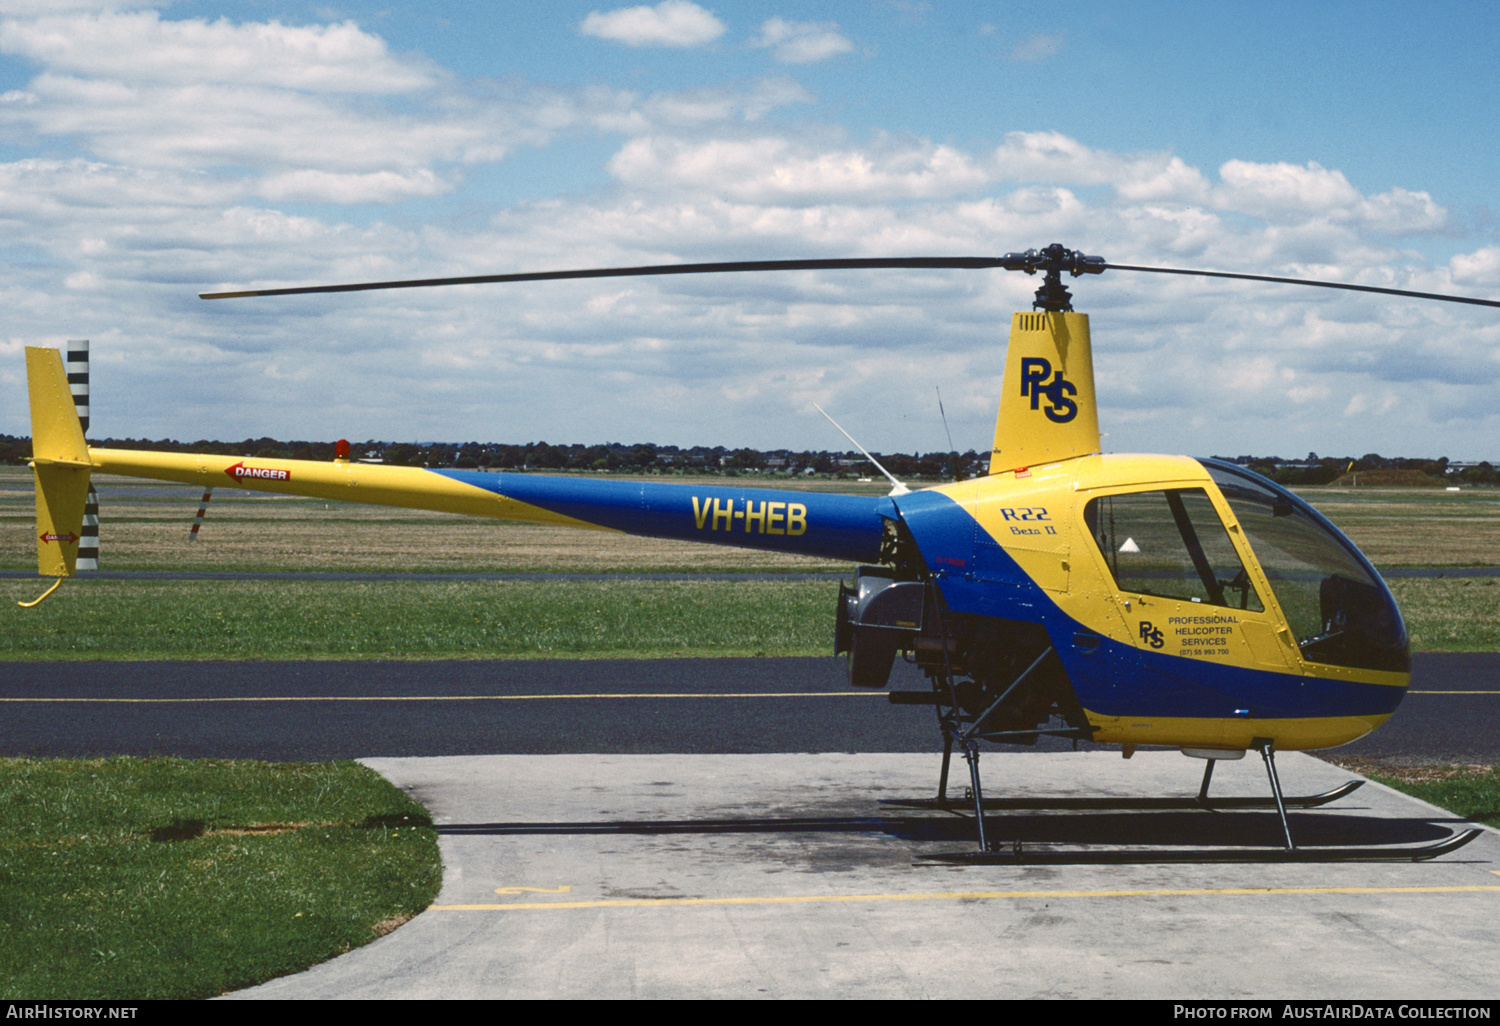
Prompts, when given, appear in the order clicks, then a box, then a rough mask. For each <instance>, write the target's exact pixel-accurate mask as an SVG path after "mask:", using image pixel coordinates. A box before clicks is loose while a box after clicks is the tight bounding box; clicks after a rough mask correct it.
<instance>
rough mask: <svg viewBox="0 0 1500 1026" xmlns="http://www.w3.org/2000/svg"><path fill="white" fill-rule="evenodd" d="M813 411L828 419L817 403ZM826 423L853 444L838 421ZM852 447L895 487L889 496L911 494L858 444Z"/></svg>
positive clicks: (850, 437) (852, 440) (830, 420)
mask: <svg viewBox="0 0 1500 1026" xmlns="http://www.w3.org/2000/svg"><path fill="white" fill-rule="evenodd" d="M813 409H815V410H817V411H818V412H819V413H821V414H822V415H823V416H825V417H828V411H827V410H825V409H823V407H821V406H819V405H818V404H817V403H813ZM828 423H830V424H832V425H833V426H834V427H836V428H839V433H840V434H842V435H843V436H844V437H845V438H847V439H849V441H851V442H854V436H853V435H851V434H850V433H849V432H847V431H845V430H844V429H843V428H841V427H839V422H838V421H836V420H834V419H833V418H832V417H828ZM854 447H855V448H856V449H858V450H859V451H860V452H862V453H864V454H865V459H867V460H869V461H870V462H871V463H873V464H875V469H876V470H878V471H880V472H881V473H882V474H884V475H885V476H886V478H887V479H888V480H889V481H890V482H891V484H892V485H894V486H895V487H893V488H892V489H891V491H890V494H892V495H909V494H910V493H911V489H910V488H908V487H906V485H904V484H902V483H901V482H900V481H897V480H896V476H895V475H894V474H892V473H891V472H890V471H889V470H886V469H885V468H884V467H882V466H881V465H880V461H879V460H877V459H876V458H875V457H874V456H871V455H870V454H869V453H868V452H865V447H864V446H862V445H860V444H859V443H858V442H854Z"/></svg>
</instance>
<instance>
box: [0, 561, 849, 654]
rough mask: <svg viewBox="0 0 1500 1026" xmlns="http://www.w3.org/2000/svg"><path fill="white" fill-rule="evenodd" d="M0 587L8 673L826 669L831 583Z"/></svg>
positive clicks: (0, 628) (0, 645)
mask: <svg viewBox="0 0 1500 1026" xmlns="http://www.w3.org/2000/svg"><path fill="white" fill-rule="evenodd" d="M36 592H37V586H36V584H35V583H34V582H32V581H29V580H25V581H14V580H12V581H0V660H5V659H373V658H394V659H438V658H442V659H465V658H473V659H499V658H527V657H530V658H544V657H546V658H559V657H561V658H622V657H664V656H682V657H686V656H713V655H720V656H731V655H734V656H781V655H824V654H828V653H830V652H831V651H832V647H833V639H832V632H833V626H832V625H833V607H834V602H835V597H836V595H837V593H838V587H837V585H836V584H834V583H832V582H821V581H733V582H730V581H566V582H548V581H460V582H447V581H393V582H342V581H327V582H323V581H223V582H220V581H108V580H92V581H69V582H66V583H65V584H64V585H63V587H62V588H61V589H60V590H59V591H58V593H57V594H55V595H53V596H52V597H51V598H49V599H48V600H47V601H46V602H44V603H42V604H41V605H40V606H37V607H36V608H34V609H20V608H18V607H17V606H16V604H15V602H16V600H20V599H27V600H29V599H31V598H34V597H35V595H36Z"/></svg>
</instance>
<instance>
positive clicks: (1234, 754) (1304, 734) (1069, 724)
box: [26, 244, 1500, 863]
mask: <svg viewBox="0 0 1500 1026" xmlns="http://www.w3.org/2000/svg"><path fill="white" fill-rule="evenodd" d="M846 268H855V269H872V268H931V269H941V268H968V269H974V268H1001V269H1005V270H1012V271H1024V272H1025V273H1027V274H1032V275H1035V274H1037V273H1038V272H1040V273H1042V275H1043V281H1042V284H1041V287H1040V288H1039V289H1038V290H1037V292H1036V298H1035V302H1034V304H1033V309H1032V311H1031V312H1025V313H1016V314H1014V315H1013V317H1012V320H1011V334H1010V343H1009V348H1008V353H1007V357H1006V365H1005V376H1004V383H1003V393H1002V395H1001V400H1000V411H999V417H998V420H997V422H996V427H995V441H994V447H993V453H992V456H991V459H990V465H989V473H988V474H987V475H986V476H984V477H981V478H976V479H972V480H967V481H960V482H956V483H952V484H944V485H938V486H936V487H931V488H924V489H920V490H916V491H912V490H908V489H907V488H906V487H905V486H904V485H902V484H901V483H900V482H898V481H895V479H894V478H892V481H893V483H894V484H895V487H894V488H893V489H892V491H891V493H890V494H889V495H886V496H881V497H870V496H854V495H828V494H819V493H811V492H804V491H791V490H774V489H762V488H744V487H739V488H736V487H719V486H707V485H682V484H658V483H653V482H619V481H607V480H605V481H598V480H580V479H576V478H567V477H548V476H542V475H536V474H515V473H483V472H475V471H464V470H428V469H419V468H413V467H395V466H381V465H369V464H360V463H356V462H353V461H352V460H351V459H350V458H349V451H348V445H347V443H344V442H341V443H340V444H339V447H338V449H337V455H336V458H335V459H334V460H333V461H332V462H331V463H326V462H316V461H302V460H280V459H249V458H246V459H238V460H237V459H235V458H233V457H228V456H214V455H194V454H181V453H159V452H135V451H126V450H118V449H97V448H91V447H90V446H88V445H87V443H86V442H85V441H84V436H83V431H82V428H81V426H80V423H79V419H78V416H77V413H76V411H75V408H74V403H73V398H72V396H71V395H70V393H69V386H68V378H67V375H66V373H65V371H64V368H63V364H62V360H61V358H60V356H59V354H58V353H57V351H56V350H52V349H41V348H28V349H27V352H26V359H27V371H28V379H29V388H30V400H31V416H32V439H33V446H34V459H33V462H32V466H33V468H34V471H35V476H36V496H37V530H38V541H37V552H38V570H39V572H40V573H41V574H43V575H48V576H54V577H56V578H57V579H58V580H57V582H56V583H54V584H53V586H52V589H55V588H56V587H57V585H58V584H60V583H61V581H62V578H64V577H67V576H70V575H71V574H72V573H73V571H74V566H75V561H76V559H77V550H78V539H79V536H80V534H81V526H80V525H81V523H82V518H83V513H84V505H85V501H86V496H87V493H88V490H89V478H90V474H92V473H93V472H96V471H97V472H99V473H105V474H123V475H127V476H132V477H145V478H154V479H159V480H168V481H180V482H185V483H188V484H194V485H200V486H210V487H211V486H223V485H230V486H234V487H239V488H248V489H252V490H256V491H265V492H277V493H284V494H294V495H304V496H311V497H316V498H321V499H338V500H342V501H348V502H361V503H377V504H386V505H395V506H407V507H416V508H422V509H431V510H440V511H445V512H452V513H464V514H472V515H474V516H484V517H492V518H496V519H500V520H513V521H525V522H531V523H545V524H563V525H573V526H577V527H593V528H607V529H612V530H616V531H623V532H625V533H628V534H635V535H643V536H651V537H660V538H677V539H686V540H691V541H700V542H710V543H716V544H721V545H733V546H739V547H745V548H754V549H773V550H779V551H785V552H796V553H803V554H808V555H815V556H823V557H827V558H831V559H837V560H843V561H847V562H851V563H856V564H861V565H860V566H859V568H858V570H857V571H856V574H855V581H854V584H853V585H852V586H849V585H841V586H840V592H839V596H838V603H837V607H836V614H835V651H836V652H838V653H841V654H844V655H845V656H846V658H847V664H848V673H849V683H850V684H851V685H853V686H855V687H862V688H880V687H884V686H886V684H887V683H888V680H889V677H890V674H891V670H892V667H893V665H894V661H895V658H896V656H897V654H904V655H905V657H906V658H908V659H909V660H911V661H913V662H915V664H916V665H917V666H918V667H920V669H921V670H922V671H923V672H924V673H925V675H926V677H927V679H928V681H929V682H930V684H931V689H930V690H929V691H913V692H899V691H898V692H892V693H891V694H892V699H893V701H898V702H905V703H922V704H931V705H933V706H935V707H936V709H937V714H938V716H937V718H938V723H939V726H940V729H941V731H942V734H943V739H944V749H943V760H942V767H941V771H940V775H939V784H938V795H937V797H936V798H935V799H924V800H921V801H917V802H914V803H907V804H915V805H919V806H927V807H941V808H949V807H950V803H949V799H948V796H947V791H948V771H949V763H950V759H951V756H952V754H953V751H954V750H955V748H956V749H958V750H960V751H961V753H962V754H963V756H964V758H965V759H966V761H967V763H968V769H969V777H970V785H971V786H970V788H969V798H968V800H969V802H970V803H971V805H972V808H973V812H974V819H975V823H976V830H977V834H978V850H977V851H968V852H957V853H949V854H946V855H939V856H931V857H932V858H937V859H940V860H946V861H950V862H955V861H956V862H967V863H973V862H1012V861H1023V862H1025V861H1030V862H1035V861H1066V862H1077V861H1147V862H1164V861H1248V860H1255V861H1314V860H1317V861H1322V860H1414V859H1426V858H1432V857H1434V856H1436V855H1441V854H1444V853H1446V852H1450V851H1453V850H1454V849H1456V848H1458V847H1460V846H1462V845H1464V844H1466V843H1468V842H1469V841H1470V840H1472V839H1473V838H1474V837H1476V836H1478V834H1479V833H1480V831H1478V830H1468V831H1464V832H1462V833H1458V834H1455V835H1453V836H1451V837H1449V838H1447V839H1445V840H1442V841H1440V842H1437V843H1435V844H1428V845H1419V846H1396V847H1392V846H1374V847H1347V846H1346V847H1333V848H1329V847H1322V848H1298V847H1296V845H1295V844H1294V842H1293V839H1292V832H1291V828H1290V825H1289V823H1288V820H1287V813H1286V810H1287V808H1288V807H1311V806H1316V805H1322V804H1325V803H1327V802H1330V801H1333V800H1336V799H1337V798H1340V797H1343V796H1344V795H1346V794H1348V793H1349V792H1350V791H1352V790H1353V789H1354V787H1356V786H1358V784H1357V783H1351V784H1347V785H1345V786H1344V787H1341V788H1338V789H1335V790H1333V791H1330V792H1327V793H1325V794H1321V795H1309V796H1302V797H1287V796H1284V795H1283V794H1282V790H1281V785H1280V783H1279V781H1278V778H1277V774H1276V765H1275V752H1277V751H1300V750H1309V749H1323V748H1332V747H1335V746H1337V745H1341V744H1345V743H1347V742H1350V741H1353V740H1355V739H1356V738H1359V737H1361V736H1363V735H1364V734H1366V733H1368V732H1369V731H1371V730H1373V729H1375V728H1376V727H1378V726H1379V725H1380V724H1382V723H1383V722H1384V721H1385V720H1386V719H1387V718H1388V717H1389V716H1390V715H1391V714H1392V712H1394V711H1395V709H1396V706H1397V705H1398V704H1399V703H1400V701H1401V698H1402V696H1403V694H1404V692H1405V688H1406V685H1407V683H1408V681H1409V679H1410V667H1411V662H1410V657H1409V654H1408V645H1407V634H1406V627H1405V625H1404V623H1403V622H1402V619H1401V613H1400V611H1399V610H1398V609H1397V607H1396V603H1395V600H1394V599H1393V598H1392V596H1391V593H1390V590H1389V589H1388V588H1387V587H1386V584H1385V582H1384V581H1383V580H1382V579H1381V577H1380V575H1379V573H1377V572H1376V571H1375V569H1374V567H1373V566H1371V564H1370V562H1369V560H1367V559H1366V558H1365V557H1364V555H1363V554H1361V553H1360V551H1359V550H1358V549H1357V548H1356V547H1355V546H1354V544H1353V543H1352V542H1350V541H1349V539H1348V538H1346V537H1345V536H1344V535H1343V534H1342V533H1341V532H1340V531H1339V530H1338V528H1336V527H1334V525H1333V524H1331V523H1330V522H1329V521H1328V520H1327V519H1326V518H1324V517H1323V516H1322V515H1320V514H1319V513H1318V512H1317V511H1316V510H1315V509H1313V508H1312V506H1310V505H1308V504H1307V503H1306V502H1304V501H1303V500H1301V499H1299V498H1298V497H1297V496H1295V495H1293V494H1292V493H1291V492H1289V491H1287V490H1286V489H1284V488H1282V487H1280V486H1278V485H1277V484H1275V483H1274V482H1272V481H1269V480H1267V479H1266V478H1264V477H1261V476H1259V475H1257V474H1253V473H1250V472H1248V471H1246V470H1244V469H1242V468H1240V467H1238V466H1235V465H1233V464H1230V463H1225V462H1221V461H1218V460H1212V459H1195V458H1190V457H1186V456H1143V455H1118V454H1104V453H1101V451H1100V434H1099V422H1098V413H1097V408H1096V404H1095V397H1094V372H1093V357H1092V353H1091V349H1090V339H1089V321H1088V317H1087V315H1085V314H1081V313H1075V312H1073V309H1072V297H1071V295H1070V294H1069V292H1068V289H1067V288H1066V287H1065V286H1064V284H1063V281H1062V275H1063V274H1064V273H1067V274H1069V275H1071V276H1073V277H1078V276H1080V275H1085V274H1099V273H1102V272H1104V271H1106V270H1121V271H1125V270H1129V271H1149V272H1156V273H1167V274H1191V275H1204V276H1209V277H1224V278H1239V279H1247V280H1254V281H1270V282H1281V283H1287V284H1300V285H1316V286H1321V287H1329V288H1338V289H1346V290H1352V291H1362V292H1375V293H1383V294H1387V295H1395V296H1404V297H1415V298H1423V299H1434V300H1443V301H1450V302H1461V303H1470V304H1476V305H1483V306H1500V302H1497V301H1492V300H1484V299H1473V298H1468V297H1457V296H1446V295H1435V294H1431V293H1419V292H1409V291H1405V290H1399V289H1387V288H1377V287H1373V286H1362V285H1351V284H1345V283H1338V282H1316V281H1310V280H1306V279H1295V278H1278V277H1271V276H1267V275H1254V274H1238V273H1228V272H1214V271H1195V270H1185V269H1179V268H1162V267H1142V266H1135V265H1126V264H1111V263H1109V262H1108V261H1106V260H1105V259H1103V258H1102V257H1095V256H1085V255H1084V254H1083V253H1081V252H1078V251H1074V250H1069V249H1067V248H1065V247H1064V246H1062V245H1060V244H1054V245H1051V246H1048V247H1046V248H1045V249H1042V250H1039V251H1038V250H1027V251H1025V252H1023V253H1007V254H1006V255H1004V256H1002V257H936V258H929V257H913V258H892V259H847V260H783V261H752V262H731V263H714V264H669V265H656V266H647V267H629V268H595V269H588V270H575V271H550V272H541V273H530V274H505V275H485V276H475V277H465V278H442V279H422V280H413V281H393V282H368V283H360V284H350V285H322V286H306V287H297V288H276V289H262V290H254V291H239V292H221V293H204V294H203V295H202V298H204V299H228V298H236V297H240V298H244V297H252V296H275V295H292V294H304V293H320V292H351V291H362V290H368V289H390V288H410V287H421V286H432V285H457V284H479V283H498V282H520V281H544V280H558V279H569V278H605V277H624V276H637V275H665V274H707V273H730V272H744V271H793V270H817V271H823V270H838V269H846ZM872 462H873V460H872ZM877 466H878V464H877ZM881 469H882V471H883V470H884V468H881ZM887 476H889V475H887ZM52 589H49V591H48V592H47V594H50V591H51V590H52ZM43 597H44V598H45V594H44V595H43ZM37 601H40V599H38V600H37ZM1044 735H1050V736H1054V737H1061V738H1071V739H1074V740H1087V741H1092V742H1102V743H1110V744H1118V745H1121V746H1122V748H1123V749H1124V751H1125V752H1126V754H1127V755H1128V754H1129V753H1130V752H1131V751H1133V750H1134V749H1135V747H1136V746H1139V745H1164V746H1170V747H1175V748H1179V749H1181V750H1182V751H1183V752H1184V753H1185V754H1188V755H1191V756H1196V757H1198V758H1201V759H1204V760H1206V766H1205V771H1204V775H1203V781H1202V786H1201V788H1200V790H1199V793H1198V795H1197V796H1196V797H1195V798H1181V799H1171V798H1160V799H1158V798H1142V799H1102V798H1101V799H1092V800H1090V799H1072V800H1069V801H1068V802H1066V803H1065V804H1066V807H1069V808H1080V807H1116V808H1118V807H1134V808H1182V807H1192V808H1215V809H1223V808H1255V807H1260V808H1266V809H1270V808H1275V809H1276V811H1277V813H1278V815H1279V817H1280V825H1281V828H1282V829H1281V838H1280V840H1281V841H1283V842H1284V844H1283V845H1282V846H1280V847H1275V846H1273V847H1267V848H1209V849H1193V850H1180V849H1179V850H1171V851H1162V850H1153V851H1149V852H1142V851H1138V850H1137V851H1113V852H1100V851H1094V852H1083V853H1079V852H1072V853H1068V852H1056V851H1052V852H1041V851H1023V850H1021V848H1020V846H1019V844H1017V845H1014V846H1011V847H1010V848H1009V849H1008V850H1001V848H1000V846H998V845H992V844H991V843H990V840H989V838H988V837H987V835H986V832H985V810H986V809H987V808H996V807H1018V806H1019V807H1025V806H1026V805H1031V806H1033V807H1035V805H1038V804H1039V805H1042V806H1047V805H1048V804H1049V803H1047V802H1045V801H1042V802H1039V803H1023V802H1020V801H1018V800H1015V799H998V800H997V799H993V798H991V799H986V798H985V797H984V794H983V790H982V788H981V783H980V773H979V743H980V742H981V741H988V742H1001V743H1028V742H1034V741H1035V740H1036V739H1037V738H1039V737H1042V736H1044ZM1251 750H1254V751H1256V752H1258V753H1259V754H1260V756H1261V757H1262V759H1263V760H1264V762H1265V766H1266V771H1267V776H1268V780H1269V783H1270V789H1271V796H1270V798H1269V799H1257V798H1210V797H1209V795H1208V790H1209V783H1210V780H1211V777H1212V773H1213V768H1214V764H1215V762H1216V761H1218V760H1222V759H1238V758H1242V757H1243V756H1244V755H1245V754H1246V752H1247V751H1251ZM1053 804H1058V803H1053Z"/></svg>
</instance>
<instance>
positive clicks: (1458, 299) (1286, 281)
mask: <svg viewBox="0 0 1500 1026" xmlns="http://www.w3.org/2000/svg"><path fill="white" fill-rule="evenodd" d="M1104 269H1105V270H1107V271H1152V272H1154V273H1156V274H1188V275H1195V276H1197V277H1199V278H1240V279H1242V280H1244V281H1269V282H1275V283H1277V284H1280V285H1315V286H1317V287H1319V288H1324V289H1344V290H1345V291H1347V292H1378V293H1380V294H1381V295H1384V296H1406V297H1408V298H1410V299H1436V300H1440V301H1442V302H1444V303H1468V304H1470V305H1472V306H1497V307H1500V300H1495V299H1474V298H1472V297H1470V296H1449V295H1444V294H1443V293H1440V292H1411V291H1408V290H1407V289H1386V288H1380V287H1379V286H1376V285H1350V284H1348V283H1347V282H1342V281H1315V280H1313V279H1312V278H1277V277H1274V276H1273V275H1269V274H1237V273H1235V272H1232V271H1195V270H1191V269H1189V268H1183V267H1138V266H1135V265H1133V264H1111V263H1106V264H1105V265H1104Z"/></svg>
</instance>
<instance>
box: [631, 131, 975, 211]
mask: <svg viewBox="0 0 1500 1026" xmlns="http://www.w3.org/2000/svg"><path fill="white" fill-rule="evenodd" d="M609 170H610V173H611V174H613V175H615V176H616V177H617V178H619V179H620V180H621V181H623V182H626V183H628V184H630V185H632V186H634V187H637V188H642V189H652V190H655V189H680V188H689V189H695V190H703V191H705V192H708V193H711V194H714V195H720V196H728V197H732V198H735V199H742V200H752V201H769V202H819V201H822V202H868V201H870V200H872V199H895V198H933V197H939V196H954V195H961V194H964V193H972V192H974V191H976V190H980V189H983V188H984V187H985V186H986V185H988V183H989V177H988V176H987V175H986V173H985V172H984V170H983V169H982V168H981V167H980V166H979V164H978V163H977V162H976V161H975V160H974V159H973V158H972V157H970V156H968V155H967V154H964V153H962V152H961V151H959V150H957V149H954V148H953V147H950V146H935V145H932V144H931V143H909V144H897V143H891V144H888V145H885V146H878V147H874V148H867V149H840V150H828V149H818V148H815V147H811V146H798V145H796V144H794V143H792V142H791V141H789V140H787V139H784V138H780V137H770V136H766V137H760V138H754V139H714V140H710V141H708V142H702V143H699V142H690V141H686V140H682V139H676V138H667V137H657V136H646V137H642V138H638V139H632V140H631V141H630V142H628V143H626V144H625V145H624V146H623V147H622V148H621V149H620V151H619V152H618V153H616V154H615V156H614V157H613V158H611V160H610V162H609Z"/></svg>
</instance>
